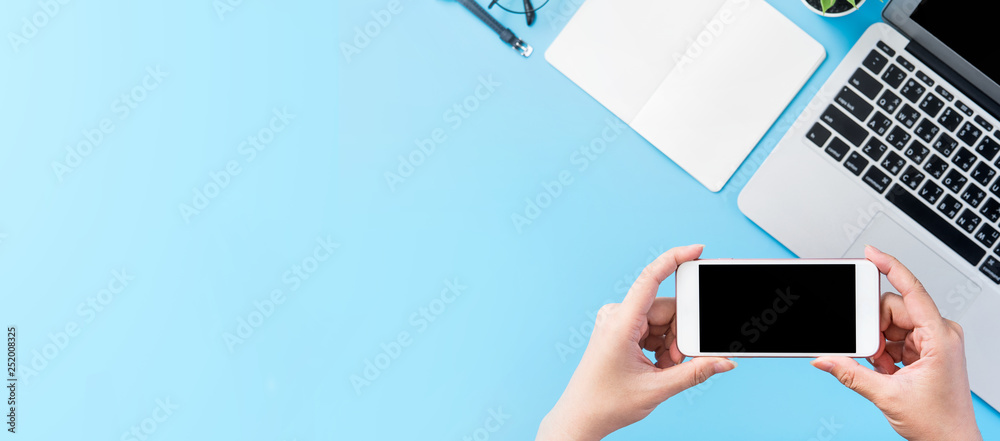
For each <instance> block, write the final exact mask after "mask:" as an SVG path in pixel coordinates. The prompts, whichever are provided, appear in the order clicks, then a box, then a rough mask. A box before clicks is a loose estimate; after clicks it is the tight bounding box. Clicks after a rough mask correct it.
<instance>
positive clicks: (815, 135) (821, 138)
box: [806, 123, 830, 147]
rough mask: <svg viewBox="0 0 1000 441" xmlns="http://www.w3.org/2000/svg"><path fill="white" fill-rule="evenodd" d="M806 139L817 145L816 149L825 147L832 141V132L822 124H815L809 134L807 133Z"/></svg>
mask: <svg viewBox="0 0 1000 441" xmlns="http://www.w3.org/2000/svg"><path fill="white" fill-rule="evenodd" d="M806 138H808V139H809V140H810V141H812V142H813V144H816V147H823V146H824V145H826V141H827V140H828V139H830V131H829V130H827V129H826V127H823V126H822V125H821V124H820V123H816V124H813V126H812V129H810V130H809V133H806Z"/></svg>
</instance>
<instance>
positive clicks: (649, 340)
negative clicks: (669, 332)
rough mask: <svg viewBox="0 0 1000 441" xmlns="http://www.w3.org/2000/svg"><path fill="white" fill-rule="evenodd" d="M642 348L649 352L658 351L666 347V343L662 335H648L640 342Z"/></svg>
mask: <svg viewBox="0 0 1000 441" xmlns="http://www.w3.org/2000/svg"><path fill="white" fill-rule="evenodd" d="M642 348H643V349H645V350H647V351H650V352H659V351H660V350H664V349H667V344H666V342H665V340H664V339H663V336H662V335H650V336H649V337H646V340H645V341H644V342H642Z"/></svg>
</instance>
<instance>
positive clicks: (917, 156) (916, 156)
mask: <svg viewBox="0 0 1000 441" xmlns="http://www.w3.org/2000/svg"><path fill="white" fill-rule="evenodd" d="M930 153H931V150H930V149H928V148H927V147H924V145H923V144H921V143H920V141H916V140H914V141H913V142H911V143H910V146H909V147H907V148H906V150H904V151H903V154H904V155H906V157H907V158H910V160H911V161H913V163H914V164H917V165H920V164H922V163H923V162H924V159H925V158H927V155H928V154H930Z"/></svg>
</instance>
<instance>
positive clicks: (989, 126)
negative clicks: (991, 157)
mask: <svg viewBox="0 0 1000 441" xmlns="http://www.w3.org/2000/svg"><path fill="white" fill-rule="evenodd" d="M972 120H973V121H975V122H976V124H979V126H980V127H982V128H984V129H986V131H987V132H992V131H993V124H990V123H989V121H986V118H983V117H981V116H979V115H976V117H975V118H973V119H972Z"/></svg>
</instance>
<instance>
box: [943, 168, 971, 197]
mask: <svg viewBox="0 0 1000 441" xmlns="http://www.w3.org/2000/svg"><path fill="white" fill-rule="evenodd" d="M966 182H968V180H967V179H965V176H962V174H961V173H959V172H958V170H952V171H950V172H948V174H947V175H945V176H944V179H942V180H941V183H942V184H944V188H947V189H949V190H951V192H952V193H955V194H958V192H960V191H962V187H965V183H966Z"/></svg>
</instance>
